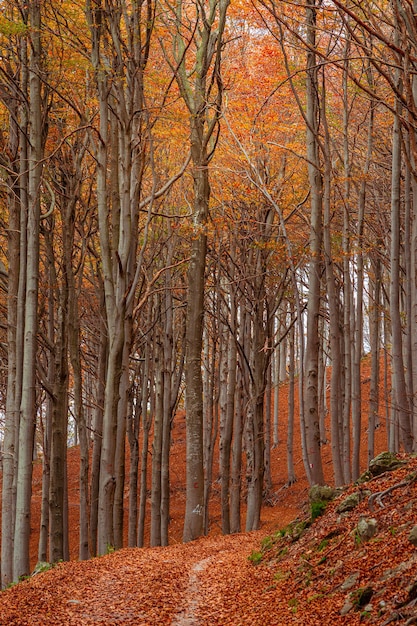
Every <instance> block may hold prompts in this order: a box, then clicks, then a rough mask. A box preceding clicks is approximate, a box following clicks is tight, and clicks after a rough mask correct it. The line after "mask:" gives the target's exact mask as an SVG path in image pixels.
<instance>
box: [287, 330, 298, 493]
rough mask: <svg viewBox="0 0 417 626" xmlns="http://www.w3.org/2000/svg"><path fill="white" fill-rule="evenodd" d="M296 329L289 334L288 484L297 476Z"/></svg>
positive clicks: (292, 482) (293, 481)
mask: <svg viewBox="0 0 417 626" xmlns="http://www.w3.org/2000/svg"><path fill="white" fill-rule="evenodd" d="M294 400H295V330H294V324H292V325H291V329H290V332H289V335H288V425H287V442H286V446H287V484H288V485H293V484H294V483H295V482H296V480H297V478H296V475H295V468H294V414H295V410H294V409H295V406H294Z"/></svg>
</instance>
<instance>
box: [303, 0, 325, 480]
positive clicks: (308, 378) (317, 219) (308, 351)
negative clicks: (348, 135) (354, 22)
mask: <svg viewBox="0 0 417 626" xmlns="http://www.w3.org/2000/svg"><path fill="white" fill-rule="evenodd" d="M317 6H318V3H317V2H316V0H307V2H306V37H307V38H306V43H307V46H308V47H307V72H306V97H307V110H306V121H307V159H308V175H309V182H310V261H309V276H308V299H307V338H306V347H305V363H304V370H305V391H304V409H305V417H304V421H305V430H306V444H307V459H308V464H309V468H310V477H309V478H310V482H311V483H312V484H323V483H324V476H323V465H322V459H321V451H320V419H319V415H318V358H319V342H320V339H319V333H318V328H319V315H320V289H321V278H320V276H321V267H322V260H321V256H322V236H323V235H322V230H323V224H322V211H323V207H322V194H323V183H322V176H321V171H320V159H319V145H318V133H319V101H318V93H319V92H318V77H317V71H318V70H317V57H316V20H317Z"/></svg>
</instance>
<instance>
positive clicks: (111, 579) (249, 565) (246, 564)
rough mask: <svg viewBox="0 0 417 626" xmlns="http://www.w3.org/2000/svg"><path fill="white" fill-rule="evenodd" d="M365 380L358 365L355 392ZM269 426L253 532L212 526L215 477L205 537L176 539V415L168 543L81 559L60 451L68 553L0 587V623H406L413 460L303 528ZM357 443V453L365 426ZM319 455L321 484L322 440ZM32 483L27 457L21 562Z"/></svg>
mask: <svg viewBox="0 0 417 626" xmlns="http://www.w3.org/2000/svg"><path fill="white" fill-rule="evenodd" d="M368 381H369V379H367V378H366V372H365V377H364V382H363V395H364V399H366V394H367V388H368ZM280 396H281V397H280V408H281V402H282V412H281V410H280V415H282V416H284V415H286V405H285V402H286V398H285V396H286V394H285V392H284V393H282V394H280ZM280 428H281V430H282V432H280V435H281V437H282V439H281V443H280V444H279V445H278V446H277V447H276V448H275V449H274V450H273V451H272V476H273V479H274V483H273V490H272V491H271V497H270V498H269V506H265V507H264V508H263V511H262V525H261V529H260V530H259V531H257V532H252V533H240V534H235V535H229V536H222V535H221V532H220V507H219V487H220V486H219V484H218V483H215V485H214V489H213V494H212V498H211V502H210V506H211V508H210V534H209V536H208V537H205V538H201V539H199V540H198V541H195V542H192V543H189V544H185V545H184V544H182V543H181V534H182V519H183V514H184V506H185V492H184V488H183V485H184V482H183V481H184V466H185V463H184V453H185V424H184V420H183V419H182V418H181V416H180V417H179V418H178V420H177V423H176V425H175V428H174V433H173V447H172V452H173V458H172V470H171V477H172V503H171V520H172V521H171V523H170V545H169V546H168V547H165V548H149V547H147V548H144V549H139V548H132V549H128V548H125V549H123V550H119V551H117V552H115V553H113V554H109V555H107V556H104V557H100V558H94V559H91V560H89V561H83V562H78V561H77V534H78V478H77V476H78V462H79V460H78V450H77V449H76V448H74V449H71V450H69V455H68V461H69V463H68V466H69V471H68V476H69V505H70V511H69V514H70V515H69V518H70V547H71V561H70V562H67V563H60V564H58V565H56V566H55V567H54V568H52V569H49V570H48V571H45V572H42V573H39V574H36V575H34V576H32V577H30V578H29V579H28V580H26V581H23V582H22V583H20V584H19V585H16V586H14V587H11V588H10V589H7V590H5V591H3V592H1V593H0V626H3V625H4V626H6V625H10V626H35V625H39V626H40V625H42V626H43V625H45V626H48V625H51V626H52V625H54V626H58V625H67V624H68V625H74V626H75V625H90V624H91V625H93V624H104V625H106V624H109V625H110V624H126V625H132V626H133V625H135V626H158V625H161V626H162V625H169V626H210V625H213V626H215V625H218V626H229V625H230V626H240V625H241V626H243V625H245V626H246V625H248V626H250V625H253V626H257V625H259V626H261V625H262V626H265V625H271V626H280V625H282V626H284V625H287V624H301V625H305V626H308V625H313V624H317V625H318V624H321V625H327V624H328V625H330V624H332V625H337V624H353V625H354V624H359V623H369V624H377V625H379V626H382V625H383V624H388V623H390V622H391V621H395V623H399V624H412V623H417V619H416V620H414V611H416V613H417V609H414V604H415V603H416V602H417V600H416V598H417V584H415V583H416V581H417V551H416V550H415V548H414V546H413V545H412V544H411V543H410V541H409V540H408V535H409V532H410V530H411V528H412V527H413V526H414V524H416V523H417V515H416V510H417V486H416V480H415V475H417V459H415V458H408V459H407V466H406V467H404V468H400V469H397V470H396V471H395V472H392V473H387V474H383V475H382V476H380V477H377V478H373V479H372V480H371V481H370V482H369V483H365V484H364V486H363V489H369V490H370V492H371V493H375V494H377V493H381V492H383V491H386V490H387V489H391V488H392V487H395V488H394V489H392V490H391V491H389V492H387V493H386V495H384V496H382V497H381V498H379V499H376V500H375V498H374V499H373V500H372V499H371V501H370V500H369V494H367V495H366V497H364V499H363V501H362V502H361V503H360V504H359V506H358V507H356V508H355V509H354V510H353V511H351V512H349V513H343V514H340V513H339V512H338V511H337V507H338V506H339V504H340V502H341V500H343V498H345V497H346V495H348V494H349V493H352V492H353V491H355V490H357V489H358V488H357V487H355V486H352V487H350V488H348V489H347V490H346V491H345V493H344V494H342V495H340V496H338V498H337V499H336V500H335V501H333V502H330V503H329V505H328V506H327V509H326V511H325V513H324V514H323V515H322V516H321V517H319V518H318V519H316V520H315V521H314V522H313V523H312V524H311V525H310V522H309V519H310V515H309V507H308V485H307V482H306V480H305V477H304V472H303V467H302V461H301V455H300V453H299V449H300V448H299V440H298V438H299V434H297V437H296V440H295V450H296V454H295V466H296V474H297V482H296V483H295V484H294V485H292V486H290V487H287V486H286V451H285V450H286V444H285V425H284V423H283V424H282V425H280ZM385 438H386V434H385V428H384V424H383V420H382V421H381V426H380V428H379V429H378V430H377V451H380V450H383V449H385V448H386V445H385ZM363 450H364V453H365V454H366V432H365V431H364V435H363ZM365 454H364V458H363V459H362V465H363V469H364V468H365V467H366V457H365ZM323 458H324V463H325V471H326V473H327V476H326V478H327V479H328V482H329V483H331V482H332V477H331V460H330V446H328V445H326V446H324V448H323ZM414 472H416V474H414ZM214 475H215V476H216V473H215V474H214ZM41 482H42V479H41V464H40V463H39V464H36V465H35V468H34V496H33V515H32V528H33V538H32V562H33V565H35V563H36V560H37V559H36V552H37V537H38V528H39V526H38V524H39V508H40V497H41ZM402 483H404V484H402ZM242 513H243V515H244V510H243V512H242ZM363 516H368V517H369V516H373V517H375V518H376V519H377V522H378V532H377V534H376V535H375V537H373V538H372V539H371V540H370V541H368V542H366V543H362V542H360V541H358V537H357V532H356V531H355V528H356V525H357V523H358V520H359V519H360V518H361V517H363ZM295 518H297V519H298V520H303V521H304V523H306V525H307V527H306V529H305V530H304V532H303V533H302V536H301V537H300V538H299V539H298V538H297V539H296V537H295V535H296V534H297V535H298V533H294V532H293V531H292V530H291V526H289V524H290V522H291V521H292V520H294V519H295ZM284 528H286V530H285V531H283V530H282V529H284ZM280 529H281V532H279V531H280ZM368 596H369V597H370V596H372V597H370V599H369V598H368ZM412 620H414V621H412Z"/></svg>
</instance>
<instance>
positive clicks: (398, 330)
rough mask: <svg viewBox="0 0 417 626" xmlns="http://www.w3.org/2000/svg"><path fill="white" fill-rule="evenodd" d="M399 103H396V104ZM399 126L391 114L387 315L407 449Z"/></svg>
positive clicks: (394, 390) (395, 390) (395, 394)
mask: <svg viewBox="0 0 417 626" xmlns="http://www.w3.org/2000/svg"><path fill="white" fill-rule="evenodd" d="M397 106H399V105H397ZM400 203H401V128H400V119H399V111H397V113H396V115H395V117H394V127H393V141H392V182H391V277H390V314H391V331H392V374H393V388H392V393H393V403H394V407H395V409H396V410H397V411H398V420H399V428H400V437H401V441H402V444H403V446H404V450H405V451H406V452H411V450H412V436H411V424H410V407H409V401H408V397H407V389H406V384H405V374H404V360H403V341H402V323H401V310H400V289H401V286H400V273H401V272H400V270H401V268H400V248H401V242H400V233H401V216H400Z"/></svg>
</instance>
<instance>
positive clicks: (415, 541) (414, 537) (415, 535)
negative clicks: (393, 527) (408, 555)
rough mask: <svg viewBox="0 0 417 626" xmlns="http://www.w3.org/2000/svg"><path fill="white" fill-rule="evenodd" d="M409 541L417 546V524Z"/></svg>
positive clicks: (409, 536) (411, 532)
mask: <svg viewBox="0 0 417 626" xmlns="http://www.w3.org/2000/svg"><path fill="white" fill-rule="evenodd" d="M408 541H410V543H412V544H413V546H416V547H417V526H413V528H412V529H411V531H410V534H409V535H408Z"/></svg>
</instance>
